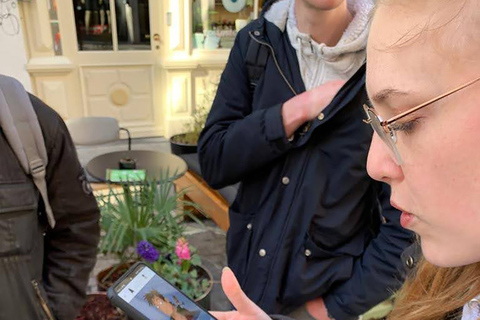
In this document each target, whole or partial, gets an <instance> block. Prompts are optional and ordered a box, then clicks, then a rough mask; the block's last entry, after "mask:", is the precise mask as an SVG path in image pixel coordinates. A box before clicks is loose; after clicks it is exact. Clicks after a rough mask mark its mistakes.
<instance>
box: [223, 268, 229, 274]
mask: <svg viewBox="0 0 480 320" xmlns="http://www.w3.org/2000/svg"><path fill="white" fill-rule="evenodd" d="M229 269H230V268H229V267H223V269H222V273H224V272H225V271H227V270H229Z"/></svg>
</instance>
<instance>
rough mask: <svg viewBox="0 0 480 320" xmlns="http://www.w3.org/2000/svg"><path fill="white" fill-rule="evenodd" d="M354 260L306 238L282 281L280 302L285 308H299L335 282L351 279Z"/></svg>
mask: <svg viewBox="0 0 480 320" xmlns="http://www.w3.org/2000/svg"><path fill="white" fill-rule="evenodd" d="M353 263H354V257H352V256H350V255H344V254H340V253H336V252H331V251H328V250H325V249H323V248H322V247H320V246H318V245H316V244H315V243H314V242H313V241H312V239H311V238H310V236H309V235H308V234H307V235H305V239H304V242H303V245H302V246H300V248H299V250H297V252H296V255H295V257H294V258H293V263H292V264H291V267H290V269H289V271H288V273H287V277H286V278H285V279H284V281H285V282H284V285H283V286H282V291H281V297H280V300H281V302H282V304H285V305H301V304H303V303H305V301H309V300H312V299H314V298H318V297H320V296H322V295H324V294H325V293H326V292H328V291H329V290H330V289H331V287H332V286H333V285H334V284H335V282H338V281H345V280H347V279H348V278H350V276H351V273H352V269H353Z"/></svg>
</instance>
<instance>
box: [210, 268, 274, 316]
mask: <svg viewBox="0 0 480 320" xmlns="http://www.w3.org/2000/svg"><path fill="white" fill-rule="evenodd" d="M222 288H223V291H224V292H225V295H226V296H227V298H228V300H230V302H231V303H232V304H233V306H234V307H235V309H237V311H227V312H211V314H212V315H213V316H214V317H215V318H217V319H218V320H270V317H269V316H268V315H267V314H266V313H265V312H264V311H263V310H262V309H260V307H258V306H257V305H256V304H255V303H253V301H252V300H250V299H249V298H248V297H247V296H246V295H245V293H244V292H243V291H242V289H241V288H240V285H239V284H238V281H237V278H235V275H234V274H233V272H232V270H230V269H229V268H224V269H223V272H222Z"/></svg>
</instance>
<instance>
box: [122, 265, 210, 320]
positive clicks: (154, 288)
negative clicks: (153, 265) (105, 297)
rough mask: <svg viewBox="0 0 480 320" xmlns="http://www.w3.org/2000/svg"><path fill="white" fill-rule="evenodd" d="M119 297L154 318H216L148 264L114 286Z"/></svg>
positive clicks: (166, 319) (202, 319) (163, 319)
mask: <svg viewBox="0 0 480 320" xmlns="http://www.w3.org/2000/svg"><path fill="white" fill-rule="evenodd" d="M114 290H115V292H116V293H117V295H118V297H120V298H121V299H122V300H124V301H125V302H126V303H128V304H129V305H130V306H132V307H133V308H134V309H136V310H137V311H138V312H140V313H142V314H143V315H144V316H145V317H147V318H148V319H153V320H169V319H173V320H197V319H198V320H215V318H214V317H213V316H212V315H210V314H209V313H208V312H206V311H205V310H203V309H202V308H200V307H199V306H197V305H196V304H195V303H194V302H193V301H192V300H190V299H189V298H188V297H187V296H186V295H185V294H183V293H182V292H180V291H179V290H178V289H177V288H175V287H174V286H172V285H171V284H169V283H168V282H167V281H165V280H164V279H162V278H161V277H160V276H158V275H157V274H156V273H155V272H154V271H153V270H151V269H150V268H148V267H147V266H145V265H142V264H140V265H138V266H137V268H135V269H134V270H133V272H132V273H131V274H130V277H128V278H126V279H125V280H124V281H122V282H120V283H119V284H118V285H116V286H115V288H114Z"/></svg>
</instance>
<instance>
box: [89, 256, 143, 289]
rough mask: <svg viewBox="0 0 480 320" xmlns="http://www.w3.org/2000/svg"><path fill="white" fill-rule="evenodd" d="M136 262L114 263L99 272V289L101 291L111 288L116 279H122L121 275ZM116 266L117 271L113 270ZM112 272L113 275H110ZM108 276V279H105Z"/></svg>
mask: <svg viewBox="0 0 480 320" xmlns="http://www.w3.org/2000/svg"><path fill="white" fill-rule="evenodd" d="M134 264H135V262H133V261H131V262H125V263H122V264H116V265H113V266H111V267H109V268H107V269H103V270H102V271H100V272H99V273H98V274H97V290H98V291H100V292H106V291H107V290H108V288H110V287H111V286H112V285H113V284H114V283H115V281H117V280H118V279H120V277H121V276H122V275H123V274H124V273H125V272H127V270H128V269H130V267H131V266H133V265H134ZM114 268H116V270H115V271H112V270H113V269H114ZM110 273H111V275H109V274H110ZM107 276H108V278H107V279H105V278H106V277H107Z"/></svg>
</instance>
